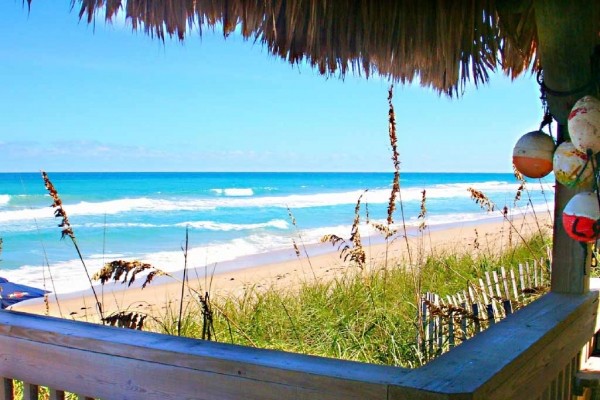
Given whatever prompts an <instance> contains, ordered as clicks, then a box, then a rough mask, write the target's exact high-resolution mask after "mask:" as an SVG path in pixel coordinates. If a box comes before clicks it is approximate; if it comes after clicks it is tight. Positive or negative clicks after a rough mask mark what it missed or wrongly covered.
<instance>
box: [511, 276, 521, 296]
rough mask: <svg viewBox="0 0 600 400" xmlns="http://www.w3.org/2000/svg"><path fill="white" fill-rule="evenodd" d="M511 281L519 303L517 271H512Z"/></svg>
mask: <svg viewBox="0 0 600 400" xmlns="http://www.w3.org/2000/svg"><path fill="white" fill-rule="evenodd" d="M510 281H511V283H512V289H513V295H514V300H515V301H516V302H517V303H519V301H520V299H519V291H518V290H517V278H516V277H515V271H514V270H513V269H511V270H510Z"/></svg>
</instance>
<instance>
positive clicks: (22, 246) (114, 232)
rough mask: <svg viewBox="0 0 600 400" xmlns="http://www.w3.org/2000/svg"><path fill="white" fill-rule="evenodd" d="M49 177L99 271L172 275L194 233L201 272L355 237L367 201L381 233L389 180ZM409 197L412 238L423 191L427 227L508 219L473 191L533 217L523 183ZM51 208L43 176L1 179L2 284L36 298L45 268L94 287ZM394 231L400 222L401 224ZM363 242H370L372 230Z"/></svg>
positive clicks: (539, 200)
mask: <svg viewBox="0 0 600 400" xmlns="http://www.w3.org/2000/svg"><path fill="white" fill-rule="evenodd" d="M49 177H50V179H51V180H52V182H53V183H54V185H55V187H56V189H57V190H58V192H59V194H60V196H61V198H62V200H63V204H64V208H65V210H66V211H67V213H68V215H69V218H70V221H71V224H72V226H73V229H74V231H75V234H76V236H77V240H78V242H79V244H80V247H81V250H82V252H83V255H84V257H85V258H86V260H87V264H88V266H89V269H90V270H91V271H96V270H98V269H99V268H101V266H102V265H103V262H105V261H110V260H112V259H116V258H126V259H140V260H142V261H146V262H151V263H152V264H153V265H155V266H157V267H159V268H162V269H165V270H168V271H175V270H180V269H181V268H182V266H183V254H182V251H181V247H182V246H183V245H184V240H185V235H186V229H188V230H189V237H190V239H189V247H190V248H191V249H192V251H191V252H190V257H189V264H190V265H191V266H193V267H202V266H205V265H215V263H216V264H217V265H218V263H223V262H226V261H228V260H235V259H238V258H240V257H244V256H251V255H258V254H263V255H264V254H268V253H271V252H275V251H283V250H287V251H291V253H292V254H293V251H292V250H291V249H292V239H295V240H296V241H298V235H301V237H302V240H303V241H304V243H306V244H312V243H317V242H318V241H319V239H320V238H321V237H322V236H323V235H324V234H328V233H335V234H337V235H340V236H342V237H348V236H349V233H350V225H351V223H352V220H353V215H354V205H355V203H356V201H357V199H358V197H359V196H360V195H361V194H362V193H363V192H364V191H365V190H366V189H368V192H367V193H366V194H365V197H364V198H365V203H366V204H367V206H368V212H369V217H370V219H371V220H372V221H380V222H383V221H384V220H385V218H386V215H387V211H386V209H387V203H388V199H389V196H390V189H391V183H392V178H393V175H392V174H391V173H49ZM548 182H550V180H548ZM401 187H402V200H403V203H404V210H405V215H406V219H407V221H408V223H409V225H411V226H416V225H418V221H417V216H418V214H419V211H420V200H421V191H422V190H426V194H427V203H426V204H427V211H428V214H427V223H428V225H430V226H441V225H444V224H453V223H460V222H466V221H478V220H483V219H487V218H491V217H498V216H499V215H500V214H499V213H492V214H488V213H485V212H484V211H481V209H480V208H479V206H477V205H476V204H475V203H474V202H473V201H472V200H471V199H470V197H469V192H468V191H467V188H468V187H474V188H476V189H478V190H481V191H483V192H485V193H486V194H487V195H488V196H489V197H490V198H491V199H493V201H494V202H495V203H496V204H497V205H498V206H499V207H500V208H502V207H504V206H505V205H506V206H507V207H509V208H510V209H511V210H513V212H515V213H522V212H526V211H530V210H531V206H530V205H529V204H527V197H525V198H524V199H523V200H521V201H520V202H517V203H516V204H515V202H514V197H515V192H516V189H517V187H518V182H517V181H516V180H515V178H514V177H513V176H512V174H496V173H468V174H466V173H404V174H403V175H402V179H401ZM542 188H543V190H542ZM529 190H530V193H531V199H532V202H533V204H534V205H535V207H536V209H538V210H539V211H540V212H547V210H548V209H549V208H551V207H552V204H551V202H552V197H553V195H552V186H551V184H550V183H546V184H544V185H543V186H542V184H541V183H540V182H538V181H534V182H531V183H530V184H529ZM546 199H547V200H546ZM51 203H52V201H51V199H50V197H49V196H48V194H47V192H46V190H45V188H44V185H43V181H42V179H41V176H40V174H37V173H4V174H0V237H1V238H2V239H3V242H4V244H3V251H2V253H1V254H0V259H1V261H0V276H5V277H7V278H8V279H10V280H14V281H18V282H22V283H28V284H34V285H38V286H39V285H40V283H41V281H42V279H43V266H44V265H46V264H49V265H50V266H51V268H52V273H53V275H54V278H55V280H57V285H58V286H57V290H58V291H63V292H68V291H74V290H79V289H82V288H85V287H86V281H87V278H86V277H85V275H83V272H82V271H81V264H80V262H79V261H77V260H76V253H75V250H74V248H73V245H72V243H71V242H70V241H69V240H60V230H61V229H60V228H59V227H57V224H58V222H59V220H58V219H56V218H54V217H53V210H52V208H51V207H50V204H51ZM288 207H289V209H290V210H291V211H292V213H293V215H294V217H295V219H296V221H297V227H294V226H293V225H292V222H291V219H290V217H289V216H288V210H287V208H288ZM363 210H364V209H363ZM363 218H364V213H363ZM396 219H397V220H400V215H399V214H397V217H396ZM363 232H364V233H363V234H365V233H367V232H369V227H367V226H365V227H364V230H363ZM46 260H47V261H46Z"/></svg>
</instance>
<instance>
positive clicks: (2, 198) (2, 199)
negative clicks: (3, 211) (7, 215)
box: [0, 194, 10, 207]
mask: <svg viewBox="0 0 600 400" xmlns="http://www.w3.org/2000/svg"><path fill="white" fill-rule="evenodd" d="M9 201H10V196H9V195H7V194H0V207H2V206H4V205H6V204H8V202H9Z"/></svg>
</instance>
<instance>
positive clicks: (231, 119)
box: [0, 0, 542, 172]
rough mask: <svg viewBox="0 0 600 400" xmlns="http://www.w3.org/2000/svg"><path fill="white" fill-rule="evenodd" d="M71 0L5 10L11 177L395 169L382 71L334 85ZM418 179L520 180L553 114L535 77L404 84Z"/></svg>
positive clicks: (2, 70) (399, 103) (402, 118)
mask: <svg viewBox="0 0 600 400" xmlns="http://www.w3.org/2000/svg"><path fill="white" fill-rule="evenodd" d="M70 3H71V2H70V1H69V0H56V1H52V2H50V1H42V0H34V1H33V2H32V5H31V11H30V12H28V10H27V7H26V6H25V7H23V5H22V2H21V0H4V1H2V2H0V172H28V171H31V172H35V171H39V170H40V169H43V170H46V171H106V172H108V171H367V172H371V171H391V170H392V169H393V165H392V162H391V159H390V157H391V150H390V145H389V137H388V124H387V116H388V105H387V91H388V87H389V84H390V82H389V81H387V80H386V79H383V78H380V77H373V78H369V79H366V78H365V77H364V76H352V75H351V76H346V77H345V78H344V79H341V78H339V77H329V78H327V77H323V76H321V75H320V74H319V73H318V72H317V71H314V70H313V69H311V68H310V66H308V65H299V66H298V65H296V66H292V65H290V64H289V63H287V62H285V61H284V60H281V59H279V58H278V57H276V56H273V55H270V54H269V53H268V51H267V50H266V48H264V47H263V46H262V45H260V44H259V43H253V42H252V41H245V40H244V39H243V38H242V37H241V36H240V35H237V34H233V35H230V36H229V37H228V38H227V39H224V38H223V35H222V34H221V33H220V32H219V31H218V30H217V31H216V32H214V33H213V32H211V31H203V34H202V36H200V35H198V34H192V35H190V36H189V37H188V38H187V39H186V41H185V42H183V43H182V42H180V41H179V40H177V39H166V40H165V42H164V43H163V42H161V41H160V40H158V39H156V38H154V39H152V38H150V37H148V36H146V35H145V34H143V33H141V32H133V31H132V29H131V26H130V25H129V24H128V22H127V21H125V20H123V19H119V20H117V21H114V22H113V23H112V24H106V23H105V22H104V19H103V17H99V18H98V20H97V21H96V23H95V24H92V25H88V24H87V23H86V22H84V21H81V22H80V21H79V18H78V15H77V10H73V11H71V10H70ZM393 104H394V107H395V112H396V122H397V132H398V147H399V152H400V160H401V163H402V164H401V169H402V170H403V171H405V172H417V171H423V172H467V171H472V172H510V171H511V170H512V167H511V165H512V164H511V157H512V148H513V146H514V143H515V142H516V141H517V140H518V138H519V137H520V136H521V135H523V134H524V133H526V132H529V131H532V130H536V129H537V128H538V127H539V122H540V120H541V117H542V108H541V103H540V100H539V88H538V85H537V83H536V82H535V77H534V76H532V75H530V74H527V75H526V76H523V77H522V78H519V79H517V80H515V81H511V80H510V79H509V78H507V77H505V76H504V75H503V74H502V73H500V72H499V73H496V74H494V75H492V77H491V79H490V82H489V83H488V84H487V85H484V86H480V87H478V88H475V87H473V86H468V87H467V88H466V90H465V93H464V94H463V95H462V96H461V97H460V98H458V99H456V98H454V99H450V98H448V97H445V96H440V95H438V94H437V93H436V92H434V91H433V90H431V89H427V88H423V87H421V86H419V84H418V83H414V84H412V85H408V86H398V85H396V86H395V89H394V100H393Z"/></svg>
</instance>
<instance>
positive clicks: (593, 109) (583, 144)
mask: <svg viewBox="0 0 600 400" xmlns="http://www.w3.org/2000/svg"><path fill="white" fill-rule="evenodd" d="M568 127H569V136H570V137H571V141H572V142H573V144H574V145H575V147H576V148H577V149H578V150H579V151H582V152H584V153H586V152H587V150H588V149H590V150H591V151H592V152H593V153H594V154H595V153H598V152H600V100H598V99H597V98H595V97H593V96H585V97H582V98H581V99H579V100H578V101H577V103H575V105H574V106H573V108H572V109H571V113H570V114H569V121H568Z"/></svg>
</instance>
